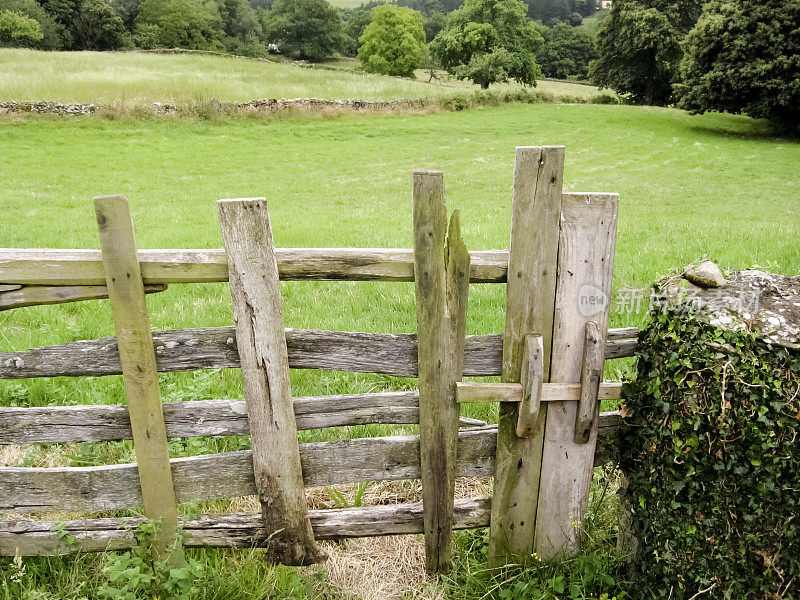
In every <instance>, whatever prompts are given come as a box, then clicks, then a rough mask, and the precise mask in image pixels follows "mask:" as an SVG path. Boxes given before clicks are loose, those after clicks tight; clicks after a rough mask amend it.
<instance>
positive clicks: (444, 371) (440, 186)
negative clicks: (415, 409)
mask: <svg viewBox="0 0 800 600" xmlns="http://www.w3.org/2000/svg"><path fill="white" fill-rule="evenodd" d="M414 275H415V281H416V305H417V332H418V334H417V335H418V360H419V393H420V401H419V404H420V409H419V413H420V420H419V432H420V455H421V461H422V500H423V505H424V513H425V514H424V522H425V569H426V570H427V571H428V572H429V573H443V572H447V571H449V570H450V559H451V555H452V547H453V540H452V532H453V499H454V490H455V480H456V471H455V468H456V451H457V446H458V417H459V406H458V402H456V390H455V385H456V382H457V381H460V380H461V377H462V375H463V372H464V335H465V331H466V326H467V301H468V296H469V253H468V252H467V247H466V245H465V244H464V241H463V240H462V239H461V229H460V226H459V222H458V212H457V211H456V212H454V213H453V216H452V218H451V220H450V227H449V229H448V226H447V205H446V202H445V194H444V178H443V175H442V173H441V172H439V171H415V172H414Z"/></svg>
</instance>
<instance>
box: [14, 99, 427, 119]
mask: <svg viewBox="0 0 800 600" xmlns="http://www.w3.org/2000/svg"><path fill="white" fill-rule="evenodd" d="M434 104H435V101H434V100H429V99H424V98H423V99H418V100H396V101H378V102H368V101H365V100H325V99H322V98H288V99H287V98H282V99H280V100H278V99H275V98H265V99H263V100H249V101H247V102H220V101H219V100H217V99H216V98H212V99H211V100H209V101H208V102H207V103H203V104H201V105H199V106H192V107H187V108H186V110H187V112H189V113H193V112H199V109H201V108H206V109H210V110H212V111H215V112H222V113H230V112H234V113H237V112H238V113H253V112H259V113H273V112H280V111H283V110H287V109H299V110H303V111H309V112H323V111H326V110H334V111H335V110H352V111H368V110H378V111H392V110H408V109H415V108H424V107H426V106H432V105H434ZM120 108H124V107H120V106H112V105H108V104H80V103H75V102H70V103H62V102H51V101H41V102H13V101H10V102H0V114H9V113H39V114H52V115H65V116H80V115H91V114H94V113H96V112H97V111H115V110H120ZM129 108H130V107H129ZM137 108H145V109H148V108H149V109H151V110H152V111H153V112H155V113H159V114H167V115H168V114H178V113H179V112H184V109H183V107H180V106H178V105H175V104H170V103H167V102H152V103H149V104H145V105H142V106H141V107H137Z"/></svg>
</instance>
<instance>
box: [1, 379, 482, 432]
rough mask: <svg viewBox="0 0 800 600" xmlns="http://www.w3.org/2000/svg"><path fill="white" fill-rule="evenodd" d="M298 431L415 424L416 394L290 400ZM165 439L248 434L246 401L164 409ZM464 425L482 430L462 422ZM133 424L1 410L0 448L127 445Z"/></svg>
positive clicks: (58, 411) (79, 413) (68, 409)
mask: <svg viewBox="0 0 800 600" xmlns="http://www.w3.org/2000/svg"><path fill="white" fill-rule="evenodd" d="M293 402H294V415H295V419H296V420H297V428H298V429H301V430H308V429H324V428H326V427H348V426H352V425H371V424H377V425H416V424H418V423H419V392H416V391H408V392H375V393H369V394H340V395H335V396H308V397H298V398H293ZM164 421H165V423H166V427H167V437H170V438H186V437H196V436H203V435H212V436H213V435H250V426H249V423H248V419H247V406H246V404H245V401H244V400H229V399H219V400H192V401H188V402H172V403H168V404H164ZM461 425H462V426H475V425H485V423H484V422H483V421H479V420H477V419H469V418H466V417H462V418H461ZM131 438H132V434H131V420H130V416H129V414H128V407H127V406H125V405H122V404H112V405H107V404H85V405H76V406H41V407H39V406H31V407H27V406H26V407H2V408H0V444H51V443H67V442H110V441H117V440H129V439H131Z"/></svg>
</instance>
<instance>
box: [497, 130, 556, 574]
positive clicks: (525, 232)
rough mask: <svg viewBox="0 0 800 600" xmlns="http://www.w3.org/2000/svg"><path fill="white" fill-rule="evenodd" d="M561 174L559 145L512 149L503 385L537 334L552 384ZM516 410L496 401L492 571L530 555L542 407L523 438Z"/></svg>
mask: <svg viewBox="0 0 800 600" xmlns="http://www.w3.org/2000/svg"><path fill="white" fill-rule="evenodd" d="M563 174H564V147H563V146H544V147H521V148H517V151H516V164H515V167H514V197H513V204H512V214H511V246H510V248H511V249H510V255H509V265H508V284H507V287H506V328H505V336H504V338H503V370H502V380H503V381H504V382H508V383H518V382H520V378H521V377H520V376H521V370H522V359H523V349H524V340H525V336H526V335H527V334H532V333H533V334H539V335H541V336H542V348H543V353H542V359H543V379H544V381H550V379H549V377H548V375H549V370H550V348H551V342H552V335H553V308H554V303H555V295H556V294H555V289H556V264H557V262H556V261H557V257H558V230H559V218H560V215H561V187H562V182H563V176H564V175H563ZM519 410H520V406H519V404H518V403H501V404H500V418H499V422H498V435H497V459H496V463H495V475H494V495H493V498H492V515H491V528H490V535H489V565H490V566H492V567H499V566H502V565H505V564H508V563H510V562H519V561H522V560H525V559H527V558H528V557H530V555H531V552H532V551H533V535H534V521H535V518H536V506H537V502H538V496H539V477H540V470H541V458H542V444H543V434H544V419H545V416H546V414H547V406H546V403H542V404H541V405H540V409H539V417H538V419H533V418H526V419H524V421H525V422H526V430H527V436H526V437H519V436H518V435H517V422H518V420H519Z"/></svg>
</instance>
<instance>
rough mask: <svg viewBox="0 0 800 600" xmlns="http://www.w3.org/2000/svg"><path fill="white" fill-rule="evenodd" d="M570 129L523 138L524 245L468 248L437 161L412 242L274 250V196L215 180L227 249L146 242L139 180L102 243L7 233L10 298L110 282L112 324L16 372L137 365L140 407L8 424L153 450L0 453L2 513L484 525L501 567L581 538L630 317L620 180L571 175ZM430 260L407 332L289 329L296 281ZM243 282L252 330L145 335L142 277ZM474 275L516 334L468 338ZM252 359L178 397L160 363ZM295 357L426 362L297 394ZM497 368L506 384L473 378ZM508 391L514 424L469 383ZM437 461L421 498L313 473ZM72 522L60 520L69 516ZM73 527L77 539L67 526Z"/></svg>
mask: <svg viewBox="0 0 800 600" xmlns="http://www.w3.org/2000/svg"><path fill="white" fill-rule="evenodd" d="M563 165H564V148H563V147H524V148H518V149H517V155H516V166H515V171H514V192H513V205H512V223H511V245H510V250H509V251H485V252H468V251H467V249H466V246H465V245H464V242H463V241H462V239H461V234H460V228H459V219H458V214H453V215H452V216H451V217H450V218H449V219H448V214H447V209H446V205H445V194H444V180H443V176H442V174H441V173H439V172H437V171H417V172H415V173H414V178H413V200H414V210H413V219H414V249H413V250H397V249H379V250H371V249H280V248H275V247H274V244H273V240H272V233H271V226H270V222H269V212H268V209H267V203H266V200H264V199H263V198H257V199H243V200H242V199H239V200H221V201H220V202H219V216H220V224H221V228H222V233H223V238H224V241H225V250H224V251H223V250H208V251H201V250H144V251H142V250H139V251H137V249H136V247H135V241H134V232H133V226H132V223H131V218H130V213H129V210H128V204H127V201H126V200H125V199H124V198H123V197H121V196H110V197H102V198H96V199H95V209H96V213H97V221H98V226H99V230H100V239H101V247H102V251H101V252H97V251H92V250H15V249H7V250H0V309H9V308H16V307H20V306H29V305H34V304H52V303H60V302H70V301H76V300H86V299H92V298H105V297H108V298H109V299H110V304H111V309H112V312H113V316H114V326H115V329H116V333H117V336H116V338H105V339H100V340H85V341H80V342H71V343H67V344H63V345H60V346H49V347H42V348H33V349H30V350H25V351H15V352H6V353H2V354H0V379H19V378H27V377H54V376H102V375H111V374H119V373H122V374H123V379H124V382H125V391H126V395H127V399H128V403H127V405H126V406H123V405H98V406H48V407H43V408H41V407H23V408H17V407H4V408H0V443H1V444H38V443H64V442H71V441H89V442H98V441H109V440H120V439H132V440H133V443H134V447H135V452H136V457H137V462H136V464H129V465H128V464H124V465H108V466H100V467H65V468H24V467H2V468H0V511H2V512H4V513H7V514H14V515H18V514H26V513H27V514H31V513H53V512H64V511H70V512H73V511H74V512H89V513H91V512H100V511H116V510H122V509H137V508H139V507H143V508H144V515H145V517H147V518H150V519H159V520H160V522H161V525H162V526H161V528H160V530H159V531H160V532H161V537H160V538H159V540H158V543H159V544H160V545H161V546H162V547H163V546H165V545H166V544H167V543H168V542H169V540H170V539H172V536H173V534H174V531H175V529H176V528H180V529H181V530H182V531H183V534H184V536H183V539H184V545H185V546H211V547H250V546H258V547H264V548H266V549H267V551H268V552H267V553H268V556H269V558H270V559H271V560H274V561H280V562H284V563H287V564H310V563H313V562H318V561H320V560H322V559H324V553H323V552H322V551H321V550H320V549H319V548H318V546H317V544H316V541H317V540H321V539H333V538H342V537H362V536H370V535H387V534H403V533H419V532H424V534H425V546H426V556H427V559H426V565H427V568H428V570H429V571H431V572H441V571H444V570H446V569H447V568H448V565H449V563H450V557H451V549H452V531H453V530H454V529H465V528H473V527H486V526H487V525H488V526H490V548H489V557H490V563H491V564H492V566H501V565H504V564H508V563H510V562H518V561H523V560H526V559H528V558H529V557H530V555H531V554H532V553H533V552H536V553H538V554H539V555H540V556H541V557H542V558H555V557H559V556H568V555H572V554H574V553H575V552H577V550H578V548H579V544H580V541H581V530H582V520H583V519H582V517H583V515H584V513H585V511H586V505H587V502H588V497H589V486H590V484H591V479H592V471H593V466H594V465H595V464H597V463H598V462H601V461H603V460H605V453H604V444H605V443H607V442H606V441H605V439H604V438H605V437H606V435H609V434H612V435H613V433H614V431H615V429H616V427H617V426H618V424H619V416H618V415H617V414H616V413H603V414H600V413H599V403H600V400H602V399H614V398H619V393H620V384H618V383H602V382H601V380H602V372H603V363H604V360H605V359H607V358H620V357H624V356H631V355H632V354H633V350H634V348H635V344H636V340H635V339H634V338H635V333H636V332H635V329H633V328H627V329H622V330H611V331H609V330H608V311H609V297H610V291H611V281H612V272H613V259H614V244H615V238H616V224H617V209H618V197H617V196H616V195H615V194H597V193H590V194H578V193H564V192H562V181H563ZM320 279H327V280H352V281H412V280H413V281H415V282H416V283H415V285H416V303H417V331H418V336H417V335H413V334H402V335H390V334H380V333H352V332H334V331H316V330H292V329H284V326H283V315H282V301H281V295H280V285H279V281H280V280H320ZM226 280H227V281H229V283H230V290H231V296H232V299H233V304H234V315H235V319H236V327H235V328H234V327H218V328H199V329H185V330H175V331H162V332H151V328H150V321H149V317H148V314H147V308H146V305H145V294H146V293H150V292H158V291H161V290H163V289H165V287H166V285H167V284H174V283H190V282H213V281H226ZM470 282H473V283H475V282H490V283H505V282H507V294H506V297H507V307H506V328H505V333H504V334H502V335H500V334H496V335H484V336H466V335H465V328H466V311H467V304H468V289H469V283H470ZM228 367H234V368H240V369H241V371H242V377H243V381H244V389H245V398H244V400H243V401H242V400H202V401H190V402H175V403H170V404H162V401H161V397H160V390H159V385H158V372H167V371H184V370H191V369H206V368H228ZM292 368H314V369H334V370H344V371H354V372H375V373H387V374H392V375H397V376H403V377H418V378H419V392H382V393H373V394H352V395H338V396H320V397H313V398H297V397H293V396H292V392H291V387H290V384H289V370H290V369H292ZM496 375H499V376H501V380H502V383H474V382H464V381H462V379H463V378H464V377H471V376H496ZM492 401H498V402H501V405H500V419H499V423H498V426H497V427H493V426H484V427H470V426H469V425H470V423H469V420H465V419H464V418H461V417H460V415H459V413H460V411H459V404H460V403H463V402H492ZM367 423H397V424H417V423H418V424H419V427H420V435H419V436H392V437H383V438H363V439H350V440H341V441H336V442H317V443H306V444H298V441H297V430H298V429H315V428H323V427H332V426H343V425H355V424H367ZM203 435H250V438H251V441H252V450H248V451H239V452H226V453H221V454H211V455H202V456H192V457H188V458H172V459H171V458H170V457H169V452H168V445H167V439H168V438H170V437H190V436H203ZM476 476H477V477H488V476H494V493H493V497H492V498H491V499H489V498H467V499H454V484H455V480H456V478H458V477H476ZM416 478H421V479H422V484H423V502H422V503H413V504H398V505H394V506H374V507H360V508H349V509H340V510H312V511H309V510H308V509H307V507H306V500H305V493H304V487H310V486H323V485H334V484H341V483H354V482H361V481H380V480H397V479H416ZM252 494H256V495H258V497H259V500H260V502H261V507H262V510H261V513H260V514H206V515H199V516H195V517H181V516H180V514H179V513H180V511H179V505H180V504H181V503H183V502H188V501H192V500H207V499H215V498H226V497H236V496H244V495H252ZM142 521H143V518H142V517H119V518H109V517H106V518H85V519H79V520H68V521H61V522H56V521H52V520H50V521H45V520H34V519H28V520H19V519H17V518H14V519H11V518H7V519H5V520H2V521H0V554H2V555H14V554H22V555H47V554H63V553H69V552H74V551H103V550H119V549H124V548H129V547H131V546H132V545H133V544H135V543H136V537H135V531H136V528H137V526H138V525H139V524H140V523H141V522H142ZM65 532H66V533H68V534H69V535H64V533H65ZM70 536H74V539H72V538H70Z"/></svg>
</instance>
